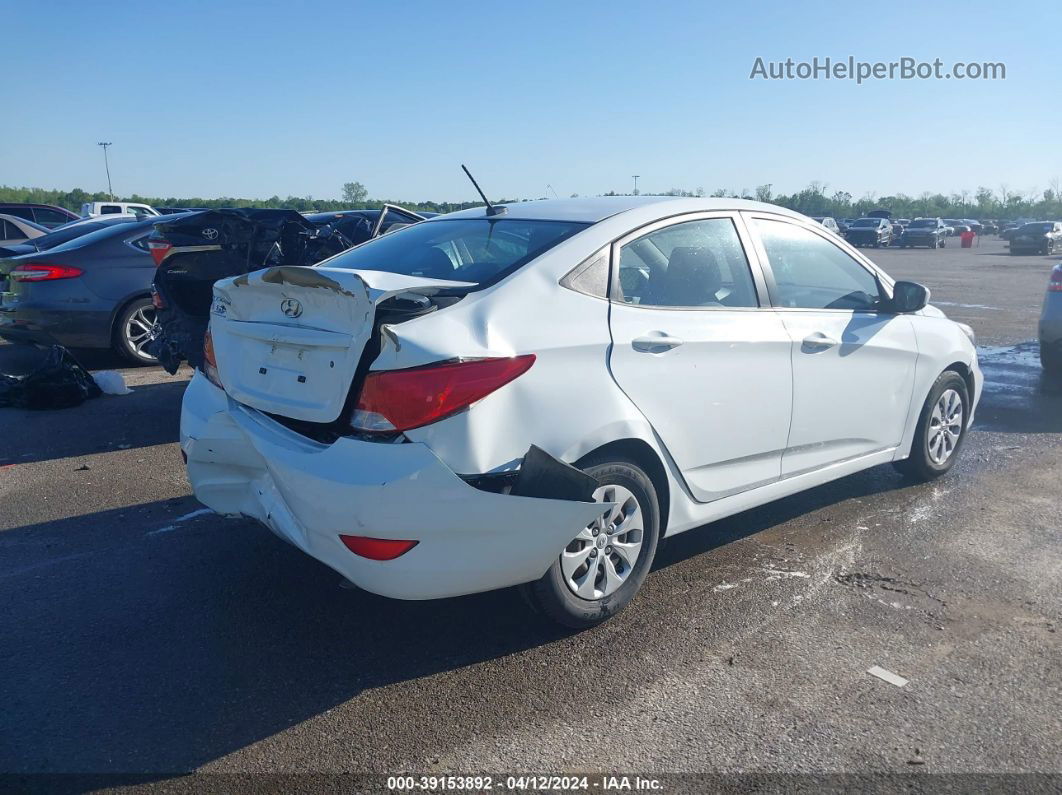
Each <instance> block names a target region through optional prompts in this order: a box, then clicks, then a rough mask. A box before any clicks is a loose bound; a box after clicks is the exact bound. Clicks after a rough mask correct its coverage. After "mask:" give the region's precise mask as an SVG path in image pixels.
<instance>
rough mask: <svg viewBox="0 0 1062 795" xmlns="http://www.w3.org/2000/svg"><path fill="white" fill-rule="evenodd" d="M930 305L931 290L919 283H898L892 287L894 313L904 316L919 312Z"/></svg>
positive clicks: (891, 307)
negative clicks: (908, 313) (907, 313)
mask: <svg viewBox="0 0 1062 795" xmlns="http://www.w3.org/2000/svg"><path fill="white" fill-rule="evenodd" d="M928 303H929V288H928V287H925V286H923V285H921V284H919V283H918V282H896V284H894V285H893V286H892V302H891V305H890V309H892V311H893V312H897V313H899V314H904V313H906V312H917V311H918V310H919V309H925V306H926V304H928Z"/></svg>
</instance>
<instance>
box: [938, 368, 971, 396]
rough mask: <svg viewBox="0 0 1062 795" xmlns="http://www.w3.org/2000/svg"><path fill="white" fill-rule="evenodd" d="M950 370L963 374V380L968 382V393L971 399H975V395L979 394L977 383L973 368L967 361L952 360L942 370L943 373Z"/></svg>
mask: <svg viewBox="0 0 1062 795" xmlns="http://www.w3.org/2000/svg"><path fill="white" fill-rule="evenodd" d="M949 370H950V371H951V372H953V373H958V374H959V375H960V376H962V380H963V381H964V382H965V384H966V395H967V397H968V398H969V399H970V400H973V399H974V395H976V394H977V384H976V383H975V381H974V374H973V370H971V369H970V366H969V365H968V364H966V362H952V363H951V364H949V365H948V366H947V367H945V368H944V369H943V370H941V374H942V375H943V374H944V373H946V372H948V371H949Z"/></svg>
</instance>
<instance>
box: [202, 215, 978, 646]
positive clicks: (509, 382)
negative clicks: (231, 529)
mask: <svg viewBox="0 0 1062 795" xmlns="http://www.w3.org/2000/svg"><path fill="white" fill-rule="evenodd" d="M928 299H929V293H928V291H927V290H926V289H925V288H924V287H922V286H921V285H918V284H914V283H911V282H894V281H893V280H892V279H890V278H889V277H888V276H887V275H885V274H884V273H882V272H881V271H880V270H879V269H878V268H877V267H876V266H875V265H874V264H873V263H872V262H871V261H870V260H868V259H867V258H866V257H864V256H863V255H862V254H860V253H859V252H858V251H856V250H855V249H853V248H852V247H851V246H849V245H848V244H847V243H845V242H844V241H842V240H840V239H839V238H837V236H836V235H831V234H830V233H829V232H826V231H824V230H823V228H822V227H820V226H819V225H818V224H816V223H814V222H813V221H811V220H810V219H808V218H805V217H804V216H801V215H798V214H796V213H793V212H789V211H787V210H784V209H781V208H779V207H775V206H772V205H767V204H760V203H756V202H747V201H739V200H729V199H670V198H658V197H616V198H598V199H573V200H560V201H538V202H526V203H520V204H514V205H510V206H508V207H502V206H496V207H487V208H485V209H476V210H468V211H464V212H459V213H453V214H451V215H446V216H440V217H437V218H433V219H430V220H427V221H423V222H421V223H418V224H416V225H413V226H410V227H407V228H405V229H402V230H401V231H398V232H394V233H392V234H388V235H385V236H383V237H380V238H377V239H375V240H371V241H369V242H367V243H364V244H362V245H360V246H357V247H355V248H352V249H350V250H348V251H346V252H344V253H342V254H339V255H337V256H335V257H333V258H331V259H329V260H326V261H325V262H323V263H320V264H319V265H317V266H314V267H310V268H302V267H273V268H267V269H264V270H260V271H256V272H254V273H250V274H247V275H241V276H237V277H235V278H230V279H224V280H222V281H219V282H217V283H216V284H215V286H214V297H213V305H212V308H211V317H210V328H209V332H208V335H207V340H206V346H205V351H204V364H203V367H202V371H197V372H196V373H195V376H194V377H193V379H192V381H191V384H190V385H189V387H188V390H187V392H186V394H185V397H184V406H183V412H182V416H181V445H182V449H183V451H184V454H185V455H186V457H187V462H188V476H189V479H190V481H191V483H192V486H193V488H194V490H195V494H196V496H197V497H198V498H199V500H201V501H202V502H203V503H204V504H205V505H207V506H209V507H210V508H212V509H214V510H215V511H217V512H218V513H220V514H224V515H231V516H249V517H254V518H255V519H258V520H259V521H260V522H262V523H263V524H265V525H267V526H268V527H269V528H271V529H272V530H273V531H274V532H275V533H276V534H277V535H279V536H280V537H281V538H283V539H285V540H286V541H289V542H290V543H292V544H294V545H295V546H296V547H298V548H299V549H301V550H303V551H304V552H306V553H308V554H309V555H312V556H313V557H315V558H317V559H318V560H319V561H321V562H323V563H324V564H326V565H328V566H330V567H331V568H333V569H334V570H335V571H337V572H339V573H340V574H341V575H342V576H343V577H345V578H346V579H347V580H349V581H350V582H352V583H354V584H356V585H358V586H360V587H361V588H364V589H366V590H368V591H372V592H374V593H377V594H382V595H384V596H389V597H395V598H399V599H434V598H440V597H448V596H456V595H460V594H468V593H473V592H478V591H487V590H490V589H495V588H503V587H507V586H512V585H520V586H522V587H523V588H524V589H525V591H526V593H527V595H528V597H529V600H530V601H531V603H532V604H533V605H535V606H536V607H537V608H538V609H540V610H541V611H542V612H544V613H545V614H546V615H548V616H549V617H551V618H552V619H554V620H556V621H559V622H560V623H562V624H565V625H567V626H570V627H575V628H582V627H588V626H592V625H594V624H597V623H599V622H601V621H603V620H605V619H606V618H608V617H610V616H611V615H613V614H615V613H616V612H617V611H619V610H620V609H622V608H623V607H624V606H625V605H627V604H628V603H629V602H630V601H631V599H632V598H633V596H634V595H635V593H636V592H637V591H638V589H639V587H640V586H641V585H642V582H643V580H644V579H645V577H646V574H647V573H648V571H649V569H650V567H651V565H652V562H653V557H654V554H655V552H656V548H657V543H658V542H659V540H660V539H661V538H662V537H663V536H670V535H674V534H676V533H681V532H683V531H685V530H688V529H690V528H693V527H697V526H699V525H703V524H706V523H708V522H711V521H713V520H716V519H719V518H722V517H724V516H728V515H730V514H734V513H737V512H739V511H743V510H746V509H748V508H751V507H753V506H756V505H760V504H762V503H765V502H768V501H770V500H776V499H778V498H780V497H784V496H786V495H789V494H793V493H794V492H798V491H801V490H803V489H807V488H810V487H812V486H817V485H819V484H821V483H825V482H827V481H830V480H833V479H835V478H840V477H843V476H845V475H848V474H851V473H853V472H856V471H859V470H862V469H866V468H868V467H872V466H876V465H879V464H884V463H888V462H891V463H892V464H894V465H895V466H896V467H898V468H899V469H901V470H902V471H903V472H905V473H907V474H908V475H909V476H911V477H915V478H921V479H929V478H934V477H937V476H939V475H942V474H944V473H945V472H947V471H948V470H949V469H950V468H951V467H952V466H953V465H954V463H955V460H956V458H957V456H958V454H959V451H960V449H961V447H962V443H963V439H964V437H965V433H966V430H967V428H968V427H969V425H970V422H971V421H972V419H973V415H974V410H975V408H976V406H977V402H978V399H979V397H980V392H981V386H982V377H981V372H980V370H979V368H978V363H977V356H976V353H975V348H974V343H973V332H972V331H971V330H970V328H969V327H967V326H963V325H962V324H959V323H955V322H952V321H950V320H948V319H947V318H946V317H945V316H944V314H943V313H942V312H940V311H939V310H938V309H936V308H934V307H932V306H929V305H928V303H927V302H928Z"/></svg>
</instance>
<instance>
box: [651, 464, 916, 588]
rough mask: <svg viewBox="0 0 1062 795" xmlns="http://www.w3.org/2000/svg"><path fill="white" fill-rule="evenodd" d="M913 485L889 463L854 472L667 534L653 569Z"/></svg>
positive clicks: (665, 566) (662, 567)
mask: <svg viewBox="0 0 1062 795" xmlns="http://www.w3.org/2000/svg"><path fill="white" fill-rule="evenodd" d="M912 485H914V484H913V482H912V481H910V480H907V479H906V478H904V477H903V476H902V475H901V474H900V473H898V472H897V471H896V470H895V469H893V467H892V466H891V465H889V464H885V465H883V466H878V467H874V468H872V469H868V470H864V471H863V472H857V473H855V474H852V475H848V476H846V477H843V478H840V479H839V480H834V481H831V482H829V483H825V484H823V485H821V486H816V487H815V488H812V489H808V490H807V491H802V492H800V493H798V494H794V495H792V496H790V497H783V498H782V499H779V500H775V501H774V502H770V503H767V504H766V505H761V506H760V507H758V508H752V509H750V510H747V511H742V512H741V513H738V514H734V515H733V516H728V517H726V518H725V519H720V520H718V521H716V522H712V523H710V524H707V525H704V526H702V527H698V528H696V529H694V530H691V531H690V532H687V533H680V534H679V535H677V536H673V537H671V538H668V539H667V540H666V543H665V544H664V545H663V546H662V547H661V549H660V551H659V552H658V553H657V557H656V561H655V562H654V564H653V569H654V570H657V569H664V568H667V567H668V566H671V565H674V564H675V563H680V562H682V561H684V560H686V559H687V558H691V557H695V556H697V555H701V554H703V553H705V552H710V551H711V550H713V549H717V548H719V547H722V546H726V545H727V544H730V543H733V542H735V541H740V540H741V539H743V538H747V537H749V536H753V535H756V534H757V533H760V532H762V531H764V530H768V529H770V528H772V527H776V526H778V525H782V524H785V523H786V522H789V521H791V520H793V519H796V518H798V517H800V516H805V515H807V514H811V513H814V512H815V511H818V510H821V509H823V508H827V507H829V506H832V505H838V504H840V503H842V502H844V501H846V500H851V499H861V498H865V497H870V496H873V495H875V494H882V493H884V492H891V491H897V490H900V489H904V488H907V487H910V486H912Z"/></svg>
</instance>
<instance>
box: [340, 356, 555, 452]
mask: <svg viewBox="0 0 1062 795" xmlns="http://www.w3.org/2000/svg"><path fill="white" fill-rule="evenodd" d="M534 363H535V355H534V354H533V353H529V354H526V355H524V356H514V357H511V358H506V359H476V360H474V361H468V362H446V363H444V364H431V365H428V366H426V367H411V368H409V369H408V370H387V371H384V372H379V373H369V374H368V375H367V376H366V377H365V383H364V384H363V385H362V387H361V395H360V396H359V397H358V405H357V406H355V407H354V413H353V415H352V417H351V422H350V424H351V427H352V428H354V429H355V430H359V431H367V432H370V433H373V432H375V433H393V432H395V431H408V430H410V429H411V428H419V427H421V426H422V425H428V424H430V423H433V422H436V421H438V420H441V419H443V418H444V417H449V416H450V415H451V414H454V413H456V412H458V411H460V410H461V409H464V408H467V407H468V406H470V405H472V404H473V403H475V402H476V401H477V400H480V399H482V398H485V397H486V396H487V395H489V394H490V393H491V392H493V391H494V390H496V389H498V388H499V387H502V386H505V384H507V383H509V382H510V381H512V380H513V379H514V378H516V377H518V376H520V375H522V374H523V373H526V372H527V371H528V369H529V368H530V367H531V365H532V364H534Z"/></svg>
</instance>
